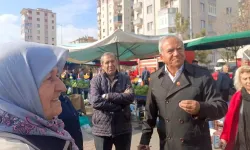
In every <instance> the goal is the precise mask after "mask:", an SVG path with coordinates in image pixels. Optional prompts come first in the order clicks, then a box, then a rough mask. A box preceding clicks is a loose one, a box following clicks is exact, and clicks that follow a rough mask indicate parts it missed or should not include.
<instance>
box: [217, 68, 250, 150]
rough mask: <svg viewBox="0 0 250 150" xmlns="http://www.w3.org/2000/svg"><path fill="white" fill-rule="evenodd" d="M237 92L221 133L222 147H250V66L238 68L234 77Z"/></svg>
mask: <svg viewBox="0 0 250 150" xmlns="http://www.w3.org/2000/svg"><path fill="white" fill-rule="evenodd" d="M234 86H235V88H236V90H237V92H236V93H235V94H234V95H233V97H232V99H231V102H230V105H229V109H228V112H227V114H226V117H225V122H224V127H223V131H222V134H221V137H220V138H221V148H222V149H225V150H249V149H250V130H249V125H250V66H242V67H240V68H238V69H237V71H236V74H235V79H234Z"/></svg>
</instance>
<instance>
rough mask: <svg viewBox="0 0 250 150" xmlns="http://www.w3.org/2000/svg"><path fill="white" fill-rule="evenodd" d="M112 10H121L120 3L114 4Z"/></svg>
mask: <svg viewBox="0 0 250 150" xmlns="http://www.w3.org/2000/svg"><path fill="white" fill-rule="evenodd" d="M114 10H115V12H121V10H122V5H120V4H118V5H115V6H114Z"/></svg>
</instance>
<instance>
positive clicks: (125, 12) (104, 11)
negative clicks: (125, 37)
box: [97, 0, 134, 39]
mask: <svg viewBox="0 0 250 150" xmlns="http://www.w3.org/2000/svg"><path fill="white" fill-rule="evenodd" d="M133 13H134V11H133V0H97V21H98V39H103V38H105V37H107V36H109V35H111V34H112V33H113V32H114V31H115V30H117V29H122V30H123V31H125V32H134V25H133V23H132V20H133V16H134V15H133Z"/></svg>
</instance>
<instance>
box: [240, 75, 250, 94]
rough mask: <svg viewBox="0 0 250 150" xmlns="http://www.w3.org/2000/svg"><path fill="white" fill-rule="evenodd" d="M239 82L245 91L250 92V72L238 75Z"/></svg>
mask: <svg viewBox="0 0 250 150" xmlns="http://www.w3.org/2000/svg"><path fill="white" fill-rule="evenodd" d="M240 82H241V84H242V86H243V87H244V88H245V89H246V90H247V91H250V72H243V73H242V74H240Z"/></svg>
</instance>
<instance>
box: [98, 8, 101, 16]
mask: <svg viewBox="0 0 250 150" xmlns="http://www.w3.org/2000/svg"><path fill="white" fill-rule="evenodd" d="M99 14H101V7H97V15H99Z"/></svg>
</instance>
